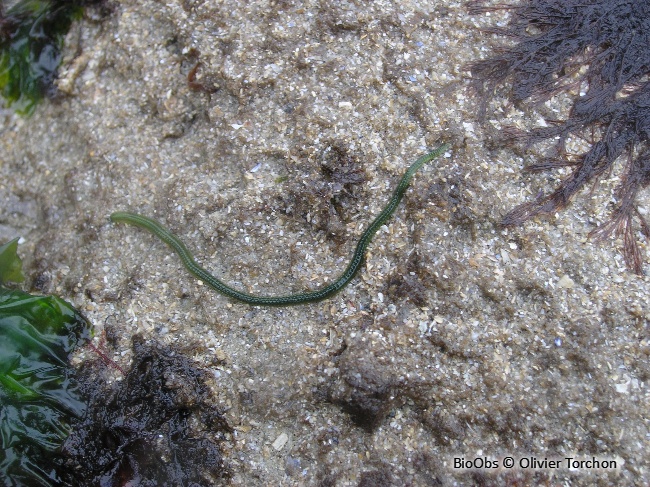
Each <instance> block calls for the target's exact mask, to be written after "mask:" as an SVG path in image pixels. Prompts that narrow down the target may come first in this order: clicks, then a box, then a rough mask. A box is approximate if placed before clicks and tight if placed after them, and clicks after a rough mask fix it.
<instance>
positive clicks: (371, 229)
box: [111, 144, 449, 306]
mask: <svg viewBox="0 0 650 487" xmlns="http://www.w3.org/2000/svg"><path fill="white" fill-rule="evenodd" d="M448 148H449V145H448V144H443V145H441V146H440V147H438V148H437V149H435V150H434V151H432V152H430V153H428V154H426V155H424V156H422V157H420V158H419V159H418V160H417V161H415V162H414V163H413V164H412V165H411V167H409V168H408V169H407V171H406V173H404V176H402V179H401V180H400V182H399V184H398V185H397V187H396V188H395V191H394V192H393V196H392V197H391V199H390V201H389V202H388V204H387V205H386V207H385V208H384V209H383V210H382V211H381V213H379V215H377V217H376V218H375V219H374V220H373V221H372V223H370V225H368V228H367V229H366V230H365V231H364V232H363V234H362V235H361V237H360V238H359V242H358V243H357V246H356V248H355V249H354V253H353V254H352V259H351V260H350V263H349V264H348V266H347V267H346V268H345V270H344V271H343V273H342V274H341V275H340V276H339V278H338V279H336V280H335V281H333V282H332V283H330V284H328V285H326V286H324V287H322V288H320V289H317V290H315V291H311V292H305V293H297V294H289V295H285V296H257V295H254V294H249V293H245V292H242V291H238V290H237V289H234V288H232V287H230V286H228V285H227V284H226V283H224V282H223V281H220V280H219V279H217V278H216V277H215V276H213V275H212V274H210V273H209V272H208V271H207V270H205V269H204V268H203V267H201V266H200V265H199V264H198V263H197V262H196V260H194V256H193V255H192V253H191V252H190V251H189V250H188V249H187V247H186V246H185V244H184V243H183V242H182V241H181V240H180V239H179V238H178V237H177V236H176V235H174V234H173V233H172V232H170V231H169V230H167V229H166V228H165V227H164V226H162V225H161V224H160V223H158V222H157V221H156V220H153V219H152V218H148V217H146V216H142V215H138V214H137V213H130V212H126V211H117V212H115V213H113V214H112V215H111V221H113V222H115V223H128V224H130V225H135V226H137V227H140V228H144V229H145V230H148V231H149V232H151V233H153V234H154V235H155V236H156V237H158V238H159V239H160V240H162V241H163V242H165V243H166V244H167V245H169V247H171V249H172V250H173V251H174V252H175V253H176V254H177V255H178V256H179V257H180V259H181V261H182V262H183V265H184V266H185V268H186V269H187V270H188V271H189V272H190V273H192V274H193V275H194V276H195V277H197V278H198V279H201V280H202V281H203V282H204V283H205V284H207V285H208V286H210V287H211V288H212V289H214V290H215V291H217V292H219V293H221V294H223V295H225V296H228V297H230V298H232V299H235V300H237V301H241V302H244V303H247V304H251V305H254V306H293V305H297V304H305V303H312V302H315V301H321V300H323V299H327V298H329V297H331V296H332V295H334V294H336V293H337V292H338V291H340V290H341V289H343V288H344V287H345V286H347V285H348V283H349V282H350V281H351V280H352V279H353V278H354V276H355V275H356V273H357V272H358V271H359V269H360V268H361V266H362V264H363V260H364V256H365V254H366V249H367V248H368V244H370V241H371V240H372V237H373V236H374V235H375V233H377V230H379V228H380V227H381V226H382V225H384V224H385V223H386V222H387V221H388V219H389V218H390V217H391V215H392V214H393V213H394V212H395V209H396V208H397V206H398V205H399V203H400V201H401V200H402V197H403V196H404V193H405V192H406V190H407V188H408V187H409V184H410V182H411V179H412V178H413V175H414V174H415V173H416V172H417V171H418V170H419V169H420V168H421V167H422V166H423V165H424V164H426V163H427V162H429V161H431V160H433V159H435V158H436V157H438V156H440V155H441V154H443V153H444V152H445V151H446V150H447V149H448Z"/></svg>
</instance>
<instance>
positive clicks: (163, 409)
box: [64, 336, 231, 487]
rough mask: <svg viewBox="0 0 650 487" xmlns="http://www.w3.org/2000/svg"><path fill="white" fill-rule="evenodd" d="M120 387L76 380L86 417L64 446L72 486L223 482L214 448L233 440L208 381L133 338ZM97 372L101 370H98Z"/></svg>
mask: <svg viewBox="0 0 650 487" xmlns="http://www.w3.org/2000/svg"><path fill="white" fill-rule="evenodd" d="M133 354H134V355H133V362H132V365H131V367H130V369H129V370H128V371H127V373H126V375H125V377H124V379H123V380H122V381H119V382H115V383H113V384H111V385H109V384H107V383H105V382H103V381H98V380H97V378H98V372H99V374H101V367H104V365H102V364H100V363H99V362H98V363H97V364H96V366H92V365H88V366H87V367H85V368H84V370H83V371H81V372H80V374H81V375H82V377H81V378H80V382H81V384H82V386H81V387H82V389H83V390H84V391H85V392H86V394H87V395H88V396H89V397H90V404H89V406H88V413H87V414H86V416H85V418H84V419H83V421H81V422H80V423H79V424H78V425H76V427H75V429H74V431H73V433H72V434H71V435H70V437H69V438H68V440H67V441H66V444H65V447H64V451H65V454H66V456H67V463H66V465H67V467H68V470H67V472H68V478H66V481H67V482H68V483H69V484H70V485H75V486H80V487H85V486H89V487H90V486H111V487H112V486H121V485H134V486H135V485H138V486H141V487H148V486H151V487H165V486H169V487H172V486H182V485H186V486H191V485H196V486H198V485H220V484H221V483H223V482H225V480H226V479H227V477H228V475H229V470H228V469H227V468H226V466H225V463H224V460H223V458H222V452H221V448H220V445H219V443H220V442H221V441H222V440H223V439H224V437H225V436H226V434H228V433H230V432H231V428H230V426H228V424H227V422H226V420H225V419H224V417H223V416H222V415H221V412H220V411H219V410H218V409H217V408H216V407H215V406H214V405H211V404H210V401H209V398H210V389H209V387H208V385H207V378H208V373H207V372H205V371H202V370H200V369H199V368H198V367H197V366H196V365H195V364H194V363H193V362H192V361H191V360H189V359H188V358H186V357H185V356H184V355H183V353H182V351H181V350H179V349H178V348H173V347H171V346H165V345H162V344H158V343H155V342H154V343H145V341H144V339H143V338H142V337H140V336H136V337H134V338H133ZM97 366H99V367H100V369H99V370H98V368H97Z"/></svg>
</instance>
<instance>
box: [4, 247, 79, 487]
mask: <svg viewBox="0 0 650 487" xmlns="http://www.w3.org/2000/svg"><path fill="white" fill-rule="evenodd" d="M16 244H17V240H13V241H11V242H9V243H8V244H5V245H3V246H0V429H1V431H2V435H1V436H0V485H7V486H9V485H11V486H52V485H63V484H62V483H61V478H60V475H59V469H58V467H57V466H58V465H60V451H59V448H60V446H61V444H62V443H63V441H64V440H65V439H66V437H67V436H68V434H69V432H70V424H71V420H72V419H73V418H80V417H81V416H82V415H83V413H84V411H85V403H84V402H83V400H82V398H81V396H80V394H79V391H78V388H77V385H76V382H75V380H74V370H73V369H72V367H70V365H69V363H68V358H69V356H70V354H71V353H72V352H73V350H74V349H75V348H76V347H77V345H79V344H80V342H82V341H84V340H85V339H87V338H88V337H89V335H90V326H89V324H88V322H87V321H86V320H85V319H84V318H83V317H82V316H81V315H80V314H79V312H78V311H77V310H75V309H74V308H73V307H72V306H71V305H70V304H68V303H66V302H65V301H63V300H62V299H60V298H57V297H55V296H33V295H31V294H28V293H26V292H23V291H19V290H13V289H7V288H6V287H4V286H5V284H6V283H7V282H8V281H12V282H18V281H22V280H23V274H22V267H21V264H20V260H19V259H18V256H17V255H16Z"/></svg>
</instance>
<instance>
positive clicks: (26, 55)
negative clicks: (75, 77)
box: [0, 0, 83, 115]
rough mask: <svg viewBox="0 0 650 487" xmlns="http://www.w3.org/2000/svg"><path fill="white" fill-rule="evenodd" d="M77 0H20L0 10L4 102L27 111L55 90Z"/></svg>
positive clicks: (79, 8) (0, 83)
mask: <svg viewBox="0 0 650 487" xmlns="http://www.w3.org/2000/svg"><path fill="white" fill-rule="evenodd" d="M82 12H83V8H82V4H81V1H80V0H79V1H78V0H72V1H71V0H21V1H19V2H18V3H16V4H15V5H14V6H13V7H11V8H10V9H8V10H7V12H6V13H5V12H4V9H3V10H0V94H2V97H3V98H4V99H5V102H6V104H7V106H11V107H12V108H14V109H15V111H16V112H18V113H21V114H25V115H29V114H31V113H33V111H34V110H35V108H36V105H37V104H38V102H39V101H41V100H42V99H43V97H45V96H48V95H50V94H52V93H53V92H54V88H53V81H54V79H55V78H56V73H57V69H58V67H59V64H60V62H61V47H62V46H63V40H64V38H65V35H66V33H67V32H68V30H69V29H70V25H71V24H72V22H73V20H75V19H77V18H79V17H80V16H81V14H82Z"/></svg>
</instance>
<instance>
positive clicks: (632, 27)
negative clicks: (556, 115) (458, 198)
mask: <svg viewBox="0 0 650 487" xmlns="http://www.w3.org/2000/svg"><path fill="white" fill-rule="evenodd" d="M484 3H485V2H481V1H477V2H471V3H470V10H471V12H472V13H483V12H487V11H490V10H509V11H511V13H512V18H511V20H510V22H509V24H508V25H507V26H505V27H502V28H494V29H492V31H493V32H495V33H497V34H500V35H505V36H508V37H510V38H512V39H514V40H515V41H516V44H515V45H514V46H512V47H509V48H503V49H501V50H499V51H498V53H497V54H496V55H493V56H492V57H490V58H488V59H485V60H482V61H479V62H475V63H473V64H472V65H471V72H472V77H473V78H474V80H475V86H476V87H477V88H478V90H479V92H480V93H481V94H482V95H483V103H482V107H481V110H480V112H481V113H480V114H481V116H482V117H483V118H484V117H485V112H486V106H487V103H486V102H487V98H488V97H489V96H490V95H491V94H492V93H494V89H495V88H496V87H497V86H499V85H503V84H504V83H505V82H507V81H508V82H511V83H512V91H511V98H512V99H513V101H514V102H515V103H521V102H523V101H526V100H530V101H532V102H534V103H542V102H545V101H547V100H549V99H551V98H552V97H553V96H555V95H558V94H571V95H572V96H573V99H572V105H571V109H570V111H569V113H568V116H567V117H566V120H551V119H547V120H546V126H539V127H535V128H533V129H531V130H528V131H526V132H523V131H519V130H516V129H512V128H507V129H505V130H504V136H505V137H506V138H507V139H509V140H511V141H513V140H514V141H523V142H524V143H526V144H535V143H538V142H541V141H546V140H550V141H553V149H552V151H551V152H550V153H549V154H548V156H547V157H546V158H544V159H543V160H540V161H538V162H536V163H534V164H532V165H530V166H528V167H527V168H526V170H527V171H530V172H543V171H552V170H556V169H559V168H569V169H570V173H569V175H568V176H566V177H565V178H564V179H563V180H562V181H561V183H560V184H559V186H558V187H557V188H556V189H555V190H554V191H553V192H551V193H550V194H546V195H541V196H539V197H537V198H536V199H535V200H533V201H529V202H526V203H524V204H522V205H520V206H518V207H516V208H514V209H513V210H512V211H510V212H509V213H508V214H507V215H506V216H505V217H504V218H503V224H504V225H520V224H522V223H523V222H525V221H527V220H529V219H531V218H533V217H535V216H537V215H541V214H552V213H554V212H556V211H557V210H560V209H563V208H565V207H566V206H567V205H568V204H569V202H570V201H571V199H572V198H573V197H574V195H575V194H576V193H578V192H579V191H580V190H581V189H582V188H584V187H588V185H589V186H591V185H594V184H595V183H597V182H598V181H599V180H600V179H601V178H603V176H607V175H608V174H610V172H611V171H612V170H613V169H614V163H615V161H617V160H620V161H621V162H622V164H623V173H622V175H621V183H620V184H619V186H618V188H617V189H616V203H615V206H614V208H613V210H612V211H611V213H610V217H609V219H608V220H607V221H606V222H605V223H603V224H602V225H600V226H598V227H597V228H595V229H594V230H593V231H592V232H591V234H590V235H591V236H593V237H595V238H597V239H605V238H607V237H609V236H610V235H612V234H615V235H617V236H620V237H622V239H623V254H624V256H625V260H626V263H627V265H628V266H629V268H630V269H631V270H633V271H634V272H636V273H638V274H641V273H642V270H643V269H642V264H643V257H642V255H641V251H640V249H639V244H638V242H637V237H638V236H639V235H638V234H637V232H638V231H640V233H641V234H642V235H643V236H645V237H646V238H650V227H649V226H648V224H647V222H646V220H645V218H644V217H643V216H642V215H641V214H640V212H639V211H638V209H637V207H636V204H635V200H636V198H637V195H638V194H639V192H640V191H641V190H642V189H644V188H646V187H647V186H648V184H649V183H650V147H649V144H648V142H649V141H648V138H649V136H650V2H648V1H647V0H590V1H587V2H585V1H581V0H561V1H560V0H530V1H523V2H521V3H519V4H517V5H514V6H513V5H510V4H499V5H496V6H491V7H488V6H485V5H484ZM571 138H582V139H584V140H589V141H590V144H589V149H588V150H586V151H585V152H583V153H579V154H570V153H568V151H567V149H566V146H567V141H568V140H569V139H571ZM635 223H638V226H637V225H635Z"/></svg>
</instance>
